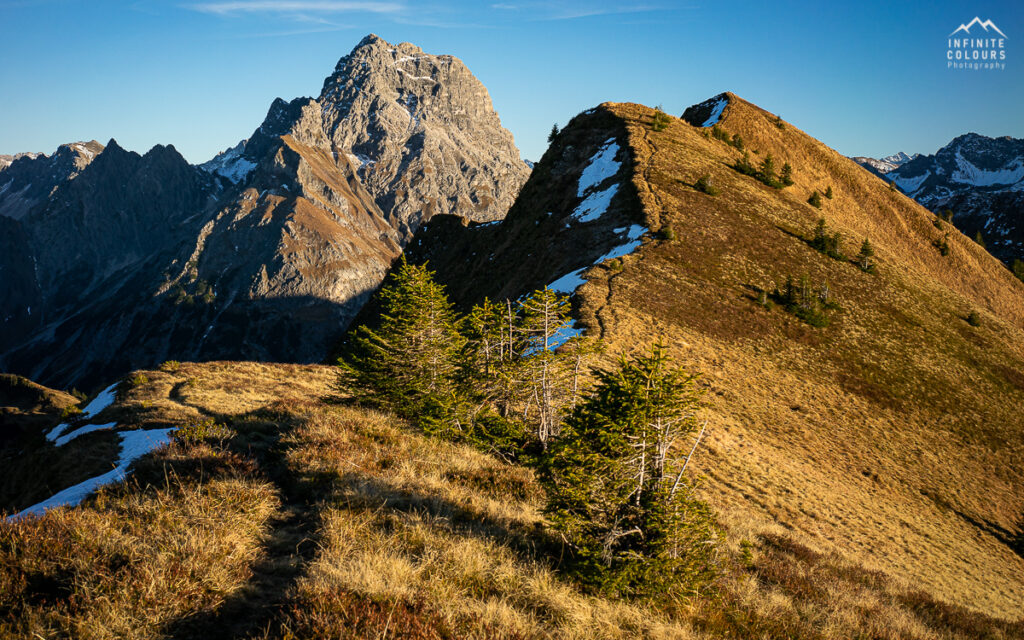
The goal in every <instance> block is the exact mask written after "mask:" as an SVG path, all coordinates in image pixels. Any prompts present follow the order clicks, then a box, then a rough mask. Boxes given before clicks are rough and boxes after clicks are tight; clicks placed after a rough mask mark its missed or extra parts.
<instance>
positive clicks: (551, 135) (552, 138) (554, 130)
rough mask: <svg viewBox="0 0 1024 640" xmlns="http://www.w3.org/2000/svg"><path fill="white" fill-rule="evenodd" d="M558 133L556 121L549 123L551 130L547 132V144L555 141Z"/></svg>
mask: <svg viewBox="0 0 1024 640" xmlns="http://www.w3.org/2000/svg"><path fill="white" fill-rule="evenodd" d="M558 133H559V132H558V123H555V124H553V125H551V132H550V133H548V144H551V143H552V142H554V141H555V138H557V137H558Z"/></svg>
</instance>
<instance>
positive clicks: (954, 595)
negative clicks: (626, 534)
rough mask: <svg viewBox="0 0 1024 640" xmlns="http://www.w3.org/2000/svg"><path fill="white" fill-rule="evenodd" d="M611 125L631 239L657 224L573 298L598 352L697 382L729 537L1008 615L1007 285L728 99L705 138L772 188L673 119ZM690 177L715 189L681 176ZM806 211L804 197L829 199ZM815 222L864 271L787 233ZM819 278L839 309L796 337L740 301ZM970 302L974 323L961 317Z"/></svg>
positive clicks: (1018, 430)
mask: <svg viewBox="0 0 1024 640" xmlns="http://www.w3.org/2000/svg"><path fill="white" fill-rule="evenodd" d="M606 107H607V108H609V109H611V110H612V111H613V112H615V113H616V114H618V115H619V116H620V117H621V118H623V120H624V121H625V122H626V123H627V126H628V129H629V143H630V146H631V148H632V150H633V152H634V160H635V162H636V164H635V168H634V178H633V183H634V186H635V187H636V191H637V193H638V195H639V197H640V201H641V203H642V206H643V209H644V215H645V217H646V218H647V222H648V226H650V227H651V228H652V229H655V230H656V229H658V228H659V227H660V226H661V225H663V224H668V225H671V226H672V227H673V229H674V231H675V232H676V234H677V240H675V241H673V242H657V241H656V242H651V243H648V244H646V245H645V246H644V247H643V249H641V250H640V251H638V252H637V253H636V254H634V255H633V256H630V257H628V258H627V259H626V260H625V261H624V262H625V267H626V268H625V269H624V270H622V271H619V272H613V271H611V270H608V269H605V268H601V267H598V268H595V269H592V270H591V272H590V273H589V274H588V276H589V278H590V282H589V283H588V284H587V285H585V286H584V287H582V288H581V289H580V291H579V293H580V297H581V299H582V302H581V307H582V315H583V319H584V321H585V322H586V324H587V326H588V328H590V329H591V330H593V331H599V330H601V329H603V331H604V333H603V337H604V338H605V339H606V340H608V341H609V343H610V346H611V350H610V352H611V354H612V355H614V354H615V353H618V352H623V351H632V350H634V349H636V348H638V346H639V345H644V344H647V343H650V342H651V341H653V340H655V339H657V338H663V339H665V340H666V341H667V342H668V343H669V344H670V345H671V347H672V348H673V351H674V352H675V355H677V356H678V357H679V359H680V360H681V361H682V363H683V364H684V366H685V367H687V368H688V369H691V370H693V371H699V372H703V373H704V374H705V375H704V384H705V387H706V389H707V390H708V391H709V393H708V396H707V397H708V400H709V417H710V420H711V422H710V437H709V439H708V441H707V448H706V449H705V450H704V451H703V452H702V454H701V455H700V456H699V457H698V459H697V460H696V462H695V464H696V465H697V468H698V471H699V472H701V473H703V474H704V475H706V476H707V478H708V482H707V483H706V491H705V493H706V496H707V498H708V499H709V500H710V501H711V502H712V504H713V505H714V506H715V507H716V508H717V509H718V510H719V511H720V512H721V513H722V514H723V518H724V520H725V521H726V524H727V525H729V527H730V529H731V530H733V531H743V530H747V531H749V532H750V533H749V535H748V537H750V538H751V539H755V538H756V537H757V536H758V535H759V534H760V532H762V531H770V530H772V529H773V528H776V527H778V526H780V525H781V526H782V527H784V529H785V530H787V531H788V532H789V535H791V536H793V537H794V538H795V539H796V540H798V541H799V542H800V543H801V544H804V545H807V546H808V547H811V548H816V549H820V550H823V551H827V552H829V553H840V554H842V555H843V557H845V558H846V559H847V560H848V561H849V562H852V563H854V564H856V565H859V566H863V567H866V568H870V569H880V570H884V571H885V572H886V573H888V574H891V575H892V576H894V577H895V578H896V579H898V580H901V581H905V582H907V583H909V584H914V585H916V586H917V587H919V588H922V589H924V590H926V591H928V592H929V593H931V594H933V595H934V596H937V597H939V598H941V599H942V600H945V601H947V602H949V603H953V604H956V605H964V606H966V607H969V608H971V609H975V610H978V611H983V612H986V613H989V614H992V615H997V616H1002V617H1007V618H1011V619H1015V618H1019V617H1020V615H1021V613H1020V612H1021V611H1022V610H1024V578H1022V576H1024V559H1022V557H1021V556H1020V555H1018V554H1019V553H1020V552H1019V542H1018V543H1016V544H1017V551H1015V550H1014V540H1019V536H1020V535H1021V531H1022V529H1024V469H1022V468H1021V466H1020V459H1021V454H1022V452H1024V422H1022V418H1021V416H1022V415H1024V412H1022V411H1021V410H1022V408H1024V388H1022V386H1021V385H1020V384H1019V377H1018V376H1016V375H1015V374H1014V372H1016V371H1021V370H1024V286H1022V284H1021V283H1020V282H1019V281H1017V280H1015V279H1014V278H1013V277H1012V275H1011V274H1010V273H1009V271H1008V270H1007V269H1006V268H1005V267H1004V266H1003V265H1002V264H1000V263H999V262H998V261H996V260H995V259H994V258H992V257H991V256H989V255H988V254H986V253H984V251H982V250H981V249H980V248H979V247H978V246H977V245H975V244H974V243H973V242H971V241H969V240H968V239H967V238H965V237H963V236H962V235H958V234H956V233H955V232H954V233H953V234H952V236H951V238H950V245H951V247H952V252H951V254H950V256H948V257H942V256H941V255H940V254H939V252H938V251H936V250H935V248H934V247H933V246H932V244H931V243H932V241H933V240H934V239H935V238H936V237H937V236H938V235H939V232H938V231H937V230H936V229H935V227H934V226H933V224H932V221H933V219H934V216H932V214H930V213H929V212H927V211H926V210H925V209H923V208H922V207H920V206H919V205H917V204H916V203H914V202H913V201H912V200H910V199H909V198H906V197H904V196H902V195H900V194H896V193H892V192H890V191H889V190H888V188H887V187H886V186H885V184H884V183H883V182H882V181H881V180H878V179H877V178H875V177H874V176H872V175H871V174H869V173H868V172H867V171H865V170H864V169H862V168H861V167H859V166H857V165H856V164H855V163H853V162H852V161H850V160H848V159H846V158H843V157H841V156H839V155H838V154H836V153H835V152H834V151H832V150H831V149H828V148H827V147H825V146H824V145H822V144H821V143H819V142H817V141H816V140H814V139H812V138H810V137H809V136H807V135H806V134H804V133H803V132H801V131H799V130H798V129H796V128H795V127H793V126H792V125H788V124H787V126H786V128H785V129H784V130H783V129H779V128H778V127H776V126H775V125H774V124H773V122H772V121H773V119H774V118H773V116H770V115H769V114H766V113H765V112H763V111H761V110H760V109H758V108H756V107H754V106H753V105H750V104H748V103H745V102H743V101H742V100H739V99H737V98H735V97H733V98H732V100H731V103H730V106H729V107H727V108H726V111H725V114H724V117H723V122H722V126H723V128H725V129H726V130H727V131H728V132H729V133H740V134H741V135H742V136H743V138H744V140H745V142H746V146H747V148H748V149H754V150H757V152H758V153H751V157H752V160H753V162H755V163H758V162H759V161H760V159H761V158H763V157H764V155H765V154H766V153H768V152H771V153H772V154H773V156H774V157H775V158H776V163H777V165H776V166H777V167H778V166H781V165H782V163H783V162H789V163H791V164H792V165H793V167H794V169H795V175H794V178H795V180H796V184H794V185H793V186H791V187H789V188H787V189H784V190H782V191H777V190H774V189H771V188H769V187H766V186H764V185H762V184H761V183H759V182H757V181H756V180H754V179H752V178H749V177H746V176H743V175H741V174H739V173H737V172H735V171H734V170H732V169H731V168H730V166H729V165H730V164H731V163H733V162H734V161H735V160H736V159H737V158H738V157H739V156H740V153H739V152H738V151H736V150H735V149H733V148H732V147H729V146H727V145H725V144H723V143H722V142H720V141H717V140H714V139H712V138H710V136H705V135H704V134H703V133H702V131H701V129H699V128H695V127H691V126H690V125H688V124H686V123H685V122H683V121H681V120H675V121H673V122H672V123H671V124H670V126H669V127H668V128H667V129H666V130H665V131H663V132H653V131H651V130H650V128H649V126H648V123H649V121H650V117H651V114H652V111H651V110H650V109H648V108H646V107H642V106H640V105H631V104H613V105H606ZM703 174H710V175H711V177H712V182H713V184H715V185H716V186H717V187H718V188H719V189H721V192H722V193H721V194H720V195H719V196H717V197H714V198H712V197H708V196H707V195H705V194H702V193H699V192H697V191H696V190H694V189H693V188H692V187H690V186H689V185H690V184H692V183H693V181H694V180H695V179H696V178H697V177H699V176H700V175H703ZM830 185H831V186H832V187H833V190H834V191H835V194H836V195H835V199H833V200H825V201H824V203H825V204H824V206H823V208H822V209H821V210H820V211H819V210H817V209H814V208H813V207H811V206H809V205H807V204H806V199H807V196H808V194H809V193H810V192H811V191H812V190H814V189H817V190H819V191H824V189H825V188H827V187H828V186H830ZM819 216H823V217H825V218H826V220H827V221H828V223H829V225H830V226H832V227H833V228H835V229H837V230H839V231H841V232H842V233H843V235H844V237H845V238H846V240H845V244H844V250H845V252H846V253H847V254H848V255H853V254H855V253H856V251H857V249H858V248H859V245H860V241H861V240H862V239H863V238H864V237H869V238H870V239H871V242H872V244H874V246H875V248H876V251H877V254H878V256H877V257H878V263H879V265H878V274H877V275H868V274H864V273H862V272H861V271H859V270H858V269H857V268H856V267H855V266H854V265H852V264H850V263H844V262H839V261H836V260H832V259H830V258H828V257H826V256H824V255H822V254H820V253H818V252H816V251H814V250H813V249H812V248H810V247H809V246H808V245H807V243H806V242H805V241H804V240H803V239H802V238H801V237H800V236H804V237H807V236H808V235H809V234H810V231H811V229H812V228H813V226H814V223H815V221H816V219H817V218H818V217H819ZM803 273H807V274H810V275H811V277H812V278H813V279H815V280H817V281H818V282H820V281H823V280H825V279H827V280H828V281H829V283H830V285H831V287H832V290H833V293H834V294H835V295H836V297H837V298H838V301H839V303H840V305H842V311H841V312H839V313H837V314H836V316H835V318H834V321H833V323H832V325H831V326H830V327H828V328H826V329H813V328H811V327H809V326H807V325H805V324H802V323H801V322H800V321H799V320H797V319H796V318H794V317H793V316H790V315H788V314H786V313H784V312H783V311H781V310H778V309H775V310H772V311H769V310H766V309H764V308H761V307H760V306H758V305H757V304H756V294H757V290H758V289H759V288H767V289H769V290H770V289H771V287H772V286H773V285H774V283H778V284H781V282H782V280H783V279H784V278H785V277H786V276H787V275H793V276H799V275H801V274H803ZM972 309H974V310H978V311H979V312H980V313H981V315H982V318H983V321H982V324H981V326H980V327H977V328H974V327H970V326H969V325H968V324H967V322H966V321H965V317H966V315H967V312H968V311H970V310H972Z"/></svg>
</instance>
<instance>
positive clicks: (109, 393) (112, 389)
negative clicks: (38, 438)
mask: <svg viewBox="0 0 1024 640" xmlns="http://www.w3.org/2000/svg"><path fill="white" fill-rule="evenodd" d="M116 389H117V383H116V382H115V383H114V384H112V385H110V386H109V387H107V388H106V389H104V390H103V391H100V392H99V394H98V395H97V396H96V397H95V398H93V399H92V402H90V403H89V404H87V405H85V409H82V413H81V414H80V415H79V418H80V419H81V420H88V419H89V418H91V417H93V416H94V415H96V414H97V413H99V412H100V411H103V410H104V409H106V408H107V407H109V406H110V405H112V404H114V400H115V399H116V398H117V391H116ZM67 428H68V424H67V423H66V422H62V423H60V424H58V425H57V426H56V427H54V428H53V429H51V430H50V432H49V433H47V434H46V439H47V440H49V441H50V442H53V441H54V440H57V437H58V436H59V435H60V434H61V432H62V431H64V429H67ZM83 428H84V427H83ZM83 433H84V432H83ZM79 435H81V434H79ZM58 446H60V445H58Z"/></svg>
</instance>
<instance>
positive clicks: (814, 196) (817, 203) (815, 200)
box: [807, 191, 821, 209]
mask: <svg viewBox="0 0 1024 640" xmlns="http://www.w3.org/2000/svg"><path fill="white" fill-rule="evenodd" d="M807 203H808V204H809V205H811V206H812V207H815V208H817V209H820V208H821V194H820V193H818V192H817V191H814V192H813V193H811V197H810V198H807Z"/></svg>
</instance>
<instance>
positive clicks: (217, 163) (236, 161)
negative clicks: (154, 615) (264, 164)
mask: <svg viewBox="0 0 1024 640" xmlns="http://www.w3.org/2000/svg"><path fill="white" fill-rule="evenodd" d="M246 142H247V140H242V141H241V142H239V143H238V144H236V145H235V146H233V147H231V148H230V149H227V150H225V151H221V152H220V153H218V154H217V155H216V156H214V157H213V159H212V160H210V161H208V162H204V163H203V164H201V165H199V168H200V169H202V170H203V171H206V172H207V173H214V174H217V175H219V176H222V177H224V178H227V179H228V180H230V181H231V183H232V184H238V183H239V182H241V181H242V180H244V179H245V177H246V176H248V175H249V173H250V172H252V170H253V169H255V168H256V163H255V162H252V161H251V160H248V159H247V158H245V157H244V156H243V155H242V153H243V152H244V151H245V143H246Z"/></svg>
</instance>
